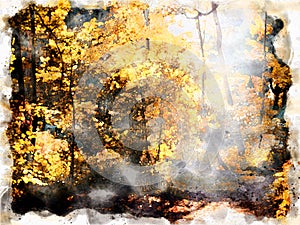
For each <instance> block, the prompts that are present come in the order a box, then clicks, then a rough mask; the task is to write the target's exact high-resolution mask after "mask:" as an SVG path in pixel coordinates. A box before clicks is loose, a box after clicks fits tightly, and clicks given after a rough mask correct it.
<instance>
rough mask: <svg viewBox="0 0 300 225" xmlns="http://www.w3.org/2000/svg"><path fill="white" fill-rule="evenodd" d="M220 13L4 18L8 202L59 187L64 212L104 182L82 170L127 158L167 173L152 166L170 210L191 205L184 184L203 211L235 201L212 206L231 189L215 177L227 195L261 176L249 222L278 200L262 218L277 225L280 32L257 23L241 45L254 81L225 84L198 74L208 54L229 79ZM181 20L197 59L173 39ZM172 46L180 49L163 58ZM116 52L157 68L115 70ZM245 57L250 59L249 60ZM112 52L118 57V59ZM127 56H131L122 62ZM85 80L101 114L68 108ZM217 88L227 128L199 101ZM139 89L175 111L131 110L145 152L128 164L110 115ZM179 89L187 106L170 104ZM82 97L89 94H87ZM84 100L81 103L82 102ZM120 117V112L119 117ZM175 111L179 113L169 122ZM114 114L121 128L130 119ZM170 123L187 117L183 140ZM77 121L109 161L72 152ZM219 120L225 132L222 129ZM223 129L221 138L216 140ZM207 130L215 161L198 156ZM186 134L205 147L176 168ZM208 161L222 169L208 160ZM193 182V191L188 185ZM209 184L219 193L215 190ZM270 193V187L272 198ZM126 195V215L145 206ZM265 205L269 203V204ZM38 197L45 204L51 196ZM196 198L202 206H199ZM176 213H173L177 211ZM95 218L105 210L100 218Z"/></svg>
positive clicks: (76, 12) (112, 8)
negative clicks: (8, 77)
mask: <svg viewBox="0 0 300 225" xmlns="http://www.w3.org/2000/svg"><path fill="white" fill-rule="evenodd" d="M217 7H218V6H217V5H216V4H215V3H212V4H209V10H208V11H207V13H204V12H200V11H199V10H198V9H189V8H186V7H181V6H175V7H165V8H158V9H149V6H148V5H147V4H143V3H139V2H131V3H130V4H129V5H122V4H118V3H114V4H111V5H109V6H107V7H106V8H103V9H97V10H90V11H89V10H83V9H72V8H71V6H70V3H69V2H65V1H59V3H58V5H57V6H56V7H52V8H51V7H43V6H38V5H34V4H31V5H29V6H28V7H27V8H25V9H23V10H21V11H20V12H19V13H18V14H17V15H16V16H15V17H13V18H11V19H10V24H11V26H12V27H13V29H14V32H13V40H12V52H13V55H12V60H11V61H12V62H11V70H12V72H11V74H12V78H13V88H14V94H13V98H12V99H11V108H12V110H13V112H14V115H13V120H12V122H11V124H10V127H9V129H8V136H9V138H10V143H11V146H12V152H13V157H14V167H13V172H14V173H13V188H14V189H13V190H14V191H13V195H14V200H15V201H18V199H22V198H23V197H24V196H26V191H27V192H31V188H32V187H33V186H34V187H35V188H36V189H34V191H36V190H38V191H37V192H39V193H40V192H43V191H44V190H46V189H43V186H45V187H44V188H47V187H46V186H57V185H58V184H63V186H64V187H67V189H68V191H69V192H67V194H66V195H64V200H66V201H67V202H69V203H70V204H71V203H74V202H76V201H77V200H78V199H79V198H82V199H84V200H85V201H87V200H86V199H87V198H88V197H87V192H88V191H89V189H87V190H82V189H84V187H85V186H86V184H89V185H90V184H91V183H94V185H95V184H97V185H100V184H99V183H101V185H102V183H105V184H110V183H109V181H107V180H106V179H104V178H103V177H101V176H99V175H96V174H95V171H94V170H93V169H92V168H90V167H89V166H88V165H87V164H86V161H88V162H89V164H92V163H95V165H98V166H100V167H101V166H103V165H105V164H104V162H107V161H109V160H111V161H114V160H115V161H116V162H119V161H118V160H120V159H122V158H125V157H128V158H129V159H130V160H131V161H132V162H134V163H135V164H137V165H140V166H146V165H154V166H155V165H156V164H159V163H161V162H165V161H167V165H168V166H157V167H156V170H157V171H156V172H160V173H161V174H163V176H162V177H163V178H164V179H165V180H166V182H167V184H168V185H169V188H170V189H167V190H166V193H167V197H166V199H167V198H168V197H169V195H171V194H172V195H174V196H176V197H178V196H179V197H178V198H179V199H180V198H186V199H189V200H191V199H193V197H192V196H193V194H192V193H188V194H186V193H185V194H183V193H181V192H180V191H178V190H177V189H178V186H176V185H181V182H182V180H183V181H184V182H183V183H185V184H186V183H189V182H190V180H191V182H190V183H192V184H197V185H198V184H199V187H198V188H197V189H196V190H197V191H199V192H200V191H203V190H205V191H206V194H207V195H208V196H212V197H207V199H206V200H207V201H210V200H213V201H221V200H222V197H224V198H231V199H234V197H235V196H234V193H235V192H234V191H232V192H230V193H229V194H228V193H225V192H224V193H223V192H222V194H223V196H221V197H220V196H218V195H216V193H215V192H214V191H215V190H211V191H210V190H208V189H205V187H207V185H210V184H214V185H215V186H216V187H217V189H218V188H221V190H223V189H222V188H223V187H226V188H227V187H228V188H229V187H230V185H228V184H226V181H225V180H224V179H218V178H221V177H226V178H227V179H228V180H229V182H231V183H232V184H235V185H237V184H238V182H240V183H241V184H242V185H244V186H246V185H247V184H248V182H254V183H255V182H258V181H255V177H254V178H252V177H251V176H252V175H251V174H255V175H257V176H266V177H268V178H270V179H268V181H267V182H266V183H259V184H261V185H263V186H264V187H265V189H264V191H263V192H262V193H261V195H260V197H261V198H260V200H261V202H262V203H261V202H260V203H261V204H263V206H264V207H265V208H264V210H263V211H259V208H260V205H259V204H256V203H255V202H251V204H252V205H251V207H253V209H254V210H256V212H257V214H259V213H262V214H265V213H266V212H267V211H268V209H269V208H268V206H267V205H264V204H266V202H267V203H268V201H273V200H274V199H275V200H274V201H275V203H274V204H273V205H272V207H273V208H272V210H271V211H270V213H269V214H268V215H270V216H273V215H277V216H281V215H285V214H286V212H287V210H288V208H289V198H288V195H287V194H286V193H287V190H288V185H287V183H286V170H288V168H289V163H288V160H289V158H290V155H289V152H288V150H287V137H288V127H287V124H286V122H285V121H284V119H283V113H284V108H285V105H286V94H287V91H288V89H289V87H290V85H291V74H290V69H289V67H288V66H287V65H286V64H284V63H283V62H282V61H281V60H280V59H279V58H278V57H277V55H276V52H275V50H274V49H273V48H272V47H273V38H274V36H275V35H276V34H277V33H278V32H279V30H280V26H281V23H280V21H279V20H274V19H272V18H271V17H264V16H265V15H262V16H261V15H256V17H255V21H254V23H253V26H252V28H251V32H250V33H251V35H252V37H251V36H250V35H249V40H248V42H249V49H250V50H249V51H250V53H249V58H250V59H251V60H253V61H255V62H259V63H260V64H262V65H264V70H262V71H261V73H260V74H254V73H252V72H251V73H250V74H248V73H246V72H247V71H246V72H241V71H239V73H235V74H233V73H231V71H230V69H224V73H223V74H215V71H216V70H213V69H212V70H213V72H209V69H208V66H207V65H205V63H206V61H207V60H208V59H209V58H208V56H207V55H210V54H211V55H213V54H215V55H216V57H217V58H219V59H220V60H219V61H218V62H220V61H221V65H222V66H224V68H225V59H224V57H223V56H222V54H223V53H222V51H223V50H222V24H221V22H222V21H220V20H219V18H218V14H217V10H218V8H217ZM180 15H181V16H185V17H187V18H189V19H191V21H192V20H195V21H194V22H195V28H197V33H198V38H199V40H197V41H198V43H199V44H198V47H199V48H197V50H195V49H193V44H192V43H191V42H189V39H188V38H187V36H188V35H174V33H172V32H170V30H169V27H168V26H167V25H166V24H174V23H176V18H177V17H176V16H180ZM204 16H211V17H212V18H213V21H214V25H215V27H214V30H215V31H214V32H213V33H212V34H210V35H211V36H210V37H211V40H209V42H208V41H207V42H205V35H204V34H205V28H204V27H203V26H202V25H203V24H202V21H201V19H202V18H203V17H204ZM281 28H282V27H281ZM214 38H215V39H214ZM136 43H139V44H136ZM140 43H142V44H140ZM156 43H160V44H156ZM135 44H136V45H135ZM170 45H172V46H180V48H170ZM122 46H123V47H124V46H125V47H124V48H125V49H126V48H127V46H128V49H126V51H128V52H132V51H136V53H137V56H138V57H136V58H135V59H134V60H136V61H138V60H140V59H144V58H145V55H147V54H150V55H151V53H152V54H154V56H152V58H151V57H150V59H155V57H156V58H157V59H159V60H160V61H155V60H153V61H151V60H148V59H149V58H147V60H145V61H143V62H142V63H140V64H138V65H134V64H133V63H132V64H128V65H127V66H126V67H123V68H120V66H121V65H123V64H122V63H123V62H122V61H120V59H122V60H123V59H124V55H122V56H121V55H118V49H119V48H120V47H122ZM130 46H131V47H130ZM124 48H123V50H124ZM251 50H252V53H253V52H254V53H255V54H251ZM114 51H115V52H114ZM126 51H125V52H126ZM187 51H193V52H194V53H195V54H196V55H197V56H199V57H200V58H201V59H202V63H201V65H200V64H199V65H186V64H185V63H186V62H189V61H188V60H187V59H186V58H185V57H183V56H186V55H184V54H185V53H186V52H187ZM149 52H150V53H149ZM111 53H116V54H115V55H111ZM119 53H120V54H125V53H124V51H122V52H119ZM131 55H132V54H130V53H128V55H126V56H128V57H129V56H131ZM165 59H172V60H173V61H172V62H171V63H169V62H165V61H166V60H165ZM99 60H102V61H103V62H104V63H103V64H105V63H107V64H109V63H111V64H109V65H108V66H110V69H111V70H107V71H105V68H104V67H100V66H99V65H96V66H95V65H94V64H95V63H96V64H97V62H98V61H99ZM124 60H131V59H124ZM182 65H184V66H182ZM93 66H94V67H93ZM91 68H92V69H91ZM190 68H198V70H197V72H199V71H200V72H199V74H197V76H193V75H192V72H193V71H191V69H190ZM86 71H89V72H91V73H92V74H93V76H95V77H96V79H98V80H97V81H100V82H102V83H103V89H102V90H101V91H100V92H99V95H98V96H97V97H98V102H97V105H96V104H92V103H93V102H89V101H82V102H79V103H78V107H75V104H76V102H74V95H75V93H76V92H78V91H79V93H80V91H81V90H78V88H77V87H78V84H79V81H80V80H81V79H82V77H83V76H84V75H86V74H87V73H86ZM227 73H228V74H227ZM97 77H98V78H97ZM99 77H100V78H101V79H100V78H99ZM153 77H154V78H153ZM214 77H217V78H218V79H217V80H221V82H219V83H221V85H220V87H221V89H222V90H225V91H224V92H223V96H226V97H224V99H225V105H226V106H227V109H228V111H226V112H227V115H226V117H224V118H226V119H224V118H222V119H223V120H218V119H219V117H220V115H218V110H219V109H218V108H217V107H216V106H213V103H212V102H210V101H209V100H210V99H209V97H208V96H206V94H207V92H206V91H209V90H208V89H209V88H211V87H212V86H207V84H209V81H211V80H210V79H214ZM160 78H163V79H161V80H171V81H172V82H173V83H172V84H174V87H172V86H168V85H170V84H168V83H166V84H165V86H163V85H160V86H159V85H158V84H160V82H161V81H159V80H160ZM147 79H154V80H153V84H152V85H153V86H155V85H157V86H158V87H160V89H159V90H157V93H160V94H161V95H163V92H166V95H169V96H170V98H171V99H174V102H172V104H173V106H172V104H171V105H170V104H169V103H168V102H167V101H164V99H162V98H159V97H157V96H156V97H153V96H149V98H142V99H139V100H138V99H135V100H137V103H136V104H135V105H134V106H133V108H132V109H131V112H130V113H129V114H130V115H129V116H131V122H132V124H131V125H132V128H134V129H135V130H138V131H140V132H141V135H142V136H143V137H144V139H145V145H143V146H139V148H140V149H138V150H139V152H138V153H137V154H133V153H132V151H131V150H130V149H127V148H126V147H124V145H123V144H122V138H124V137H126V136H127V135H128V132H129V133H130V132H131V131H132V130H129V131H128V130H125V131H121V130H118V129H113V125H114V124H113V122H112V119H116V118H114V113H115V112H114V111H113V110H112V104H113V102H114V101H115V100H116V99H117V96H118V95H119V94H120V92H122V91H124V89H125V88H126V85H130V84H132V83H133V85H136V83H139V82H140V81H141V82H140V84H143V82H142V81H143V80H147ZM87 81H88V80H87ZM156 81H157V83H155V82H156ZM88 82H89V85H90V86H87V87H86V88H87V89H92V88H93V86H94V85H95V84H94V82H93V80H91V81H88ZM217 84H218V83H216V86H218V85H217ZM147 85H148V84H147ZM136 86H138V85H136ZM145 86H146V85H145ZM268 86H270V88H268ZM164 88H165V89H164ZM216 88H219V87H216ZM145 90H146V89H145ZM182 90H183V91H184V93H186V96H183V95H181V96H180V97H182V96H183V97H182V98H176V97H177V96H176V94H177V92H180V91H182ZM87 93H89V92H86V93H85V94H86V95H87ZM272 94H273V95H274V98H272ZM83 96H84V94H83ZM120 96H123V97H124V98H125V97H126V98H127V99H128V101H132V99H133V98H135V97H136V96H135V95H133V94H132V93H131V94H130V93H129V96H126V93H125V94H124V93H123V95H120ZM239 96H245V99H243V100H244V101H243V102H241V101H239ZM84 97H86V99H88V97H89V96H88V95H87V96H84ZM126 98H125V99H126ZM117 100H118V99H117ZM121 103H122V102H120V105H121V106H122V104H121ZM222 104H223V103H222ZM174 105H175V106H176V107H174ZM95 107H96V108H95ZM97 108H98V110H97ZM116 108H118V107H116ZM77 109H78V110H83V111H84V112H85V113H86V114H87V115H92V116H93V119H94V120H93V121H86V120H87V119H88V118H84V117H83V116H82V117H81V118H75V115H76V113H77V114H78V112H76V111H75V110H77ZM94 109H95V110H94ZM118 109H119V110H122V107H119V108H118ZM95 111H96V112H97V113H95ZM178 111H179V112H182V113H181V114H180V115H178V116H174V114H175V115H176V112H178ZM121 112H122V111H121ZM122 113H123V114H124V117H126V116H127V114H128V112H122ZM126 113H127V114H126ZM94 114H95V115H94ZM123 114H122V115H123ZM81 115H82V114H81ZM120 115H121V114H120ZM122 115H121V116H122ZM157 118H162V119H163V120H164V121H166V123H164V124H163V126H162V127H164V128H163V129H162V128H161V127H158V126H160V125H162V123H158V122H157V123H156V122H155V121H157V120H156V119H157ZM178 118H183V120H184V122H186V124H185V125H184V126H185V127H186V129H184V131H185V132H181V133H180V132H178V129H179V128H178V127H179V126H178ZM74 119H78V121H79V123H80V122H89V123H95V124H96V126H97V129H98V133H99V134H100V136H101V142H102V144H103V145H104V146H105V148H106V149H107V151H100V150H102V149H100V150H99V152H97V153H99V154H97V157H86V156H85V155H84V154H83V152H82V151H80V150H82V149H80V146H79V147H78V146H77V143H76V137H74V129H75V125H76V124H75V121H74ZM153 121H154V122H153ZM220 121H221V122H224V124H221V125H220V124H219V122H220ZM220 127H222V128H223V127H226V129H224V130H222V129H220ZM155 128H158V132H156V133H154V134H155V135H153V134H152V136H151V132H149V129H151V130H154V129H155ZM116 131H118V132H116ZM207 131H211V132H210V133H209V132H208V133H209V135H213V136H217V137H219V138H220V139H222V138H223V137H224V143H223V145H222V146H221V149H216V145H212V146H213V148H212V152H209V154H208V153H207V152H205V149H202V146H203V143H204V142H205V141H206V140H205V138H204V137H205V136H204V134H205V132H207ZM114 132H115V133H114ZM122 132H123V133H122ZM126 132H127V133H126ZM191 135H195V136H197V135H198V136H201V135H202V136H201V138H198V139H197V138H196V139H193V140H195V141H193V142H192V141H190V142H189V144H188V145H186V146H181V147H182V148H187V149H188V150H189V148H190V149H192V150H191V152H193V153H194V152H196V154H195V155H196V157H194V158H193V160H194V161H193V162H192V163H190V162H184V161H183V160H182V159H181V158H180V157H181V156H180V153H181V152H180V150H179V151H177V149H176V148H175V147H176V145H177V142H178V140H180V139H181V140H187V139H189V138H190V137H191ZM198 136H197V137H198ZM133 137H134V136H133ZM133 139H134V138H133ZM131 141H132V142H134V141H135V140H131ZM92 145H93V143H91V146H92ZM195 146H196V147H197V149H195ZM218 150H220V152H218ZM191 155H192V154H191ZM212 155H214V157H216V158H217V159H218V160H211V158H213V157H211V156H212ZM84 156H85V158H84ZM193 156H194V155H193ZM233 159H234V160H233ZM97 160H98V161H97ZM102 162H103V163H102ZM205 162H206V164H207V165H206V164H205ZM202 164H205V169H207V170H208V171H211V170H215V171H217V172H216V173H215V174H214V175H211V176H208V177H206V178H205V179H203V177H202V176H199V174H198V172H199V171H197V170H195V168H197V169H199V168H200V167H201V165H202ZM164 165H166V164H164ZM179 165H181V166H179ZM199 165H200V166H199ZM181 167H182V168H183V169H182V170H181ZM174 168H175V169H176V171H177V170H178V171H179V172H182V171H183V172H182V173H181V174H183V176H182V175H178V174H177V175H178V176H177V175H176V176H174V177H172V176H173V174H172V171H173V170H174ZM178 168H179V169H178ZM200 169H201V168H200ZM193 170H194V171H193ZM195 171H196V172H195ZM208 174H209V173H208ZM273 175H275V176H273ZM180 176H182V177H180ZM195 177H197V179H198V180H197V179H194V178H195ZM177 178H178V179H177ZM189 179H190V180H189ZM193 179H194V180H193ZM216 180H218V181H220V182H219V183H217V181H216ZM176 182H177V184H175V183H176ZM205 182H207V183H205ZM210 182H211V183H210ZM110 185H111V184H110ZM201 185H203V186H201ZM205 185H206V186H205ZM24 187H25V188H24ZM101 187H102V186H101ZM267 187H272V188H273V189H272V191H271V194H270V193H269V192H268V191H267ZM153 188H154V189H155V191H157V192H158V193H159V194H158V197H161V198H164V197H163V195H160V194H162V192H163V191H165V190H161V189H159V188H157V187H156V186H154V187H153ZM187 189H188V185H187ZM24 190H26V191H24ZM174 190H175V191H174ZM249 191H250V190H249ZM132 192H133V193H134V191H132V190H130V191H128V193H127V192H126V194H125V195H126V196H125V199H126V198H127V200H128V201H127V203H126V201H125V203H124V202H123V204H131V203H132V202H137V203H140V201H142V200H141V199H139V198H140V197H141V196H139V195H138V194H139V193H134V194H135V195H134V197H132V199H131V200H130V198H129V197H128V196H130V194H132ZM179 192H180V193H179ZM82 193H83V194H82ZM151 193H152V192H151ZM174 193H177V194H178V193H179V194H178V195H176V194H174ZM249 193H250V192H249ZM81 194H82V195H81ZM127 194H128V195H127ZM251 194H253V191H252V192H251V193H250V194H249V196H250V195H251ZM270 195H271V196H272V195H273V196H276V197H275V198H272V199H273V200H270V197H269V196H270ZM58 196H60V195H58ZM79 196H81V197H79ZM82 196H83V197H82ZM201 196H202V195H201ZM249 196H246V197H245V198H241V199H239V201H240V202H239V204H240V205H243V204H244V203H245V202H247V201H248V202H249V201H251V200H249V199H251V198H250V197H249ZM41 198H42V199H43V201H44V202H47V199H48V197H41ZM201 198H203V199H202V200H203V201H206V200H205V196H204V197H203V196H202V197H201ZM74 199H77V200H76V201H75V200H74ZM120 201H121V200H120ZM122 201H123V200H122ZM166 201H167V200H166ZM233 201H234V200H233ZM116 202H117V201H116ZM142 202H143V201H142ZM117 203H118V202H117ZM117 203H116V204H117ZM45 204H46V203H45ZM74 204H75V203H74ZM85 204H87V203H85ZM174 204H177V203H176V201H175V200H174ZM180 204H183V203H182V202H181V203H180ZM201 205H202V204H201ZM68 206H69V205H68ZM98 207H100V209H101V210H103V208H104V207H103V206H98ZM132 207H133V208H134V207H135V205H134V204H133V206H132ZM170 208H171V206H170ZM166 210H167V209H166ZM172 210H174V208H173V209H172ZM172 210H171V211H172Z"/></svg>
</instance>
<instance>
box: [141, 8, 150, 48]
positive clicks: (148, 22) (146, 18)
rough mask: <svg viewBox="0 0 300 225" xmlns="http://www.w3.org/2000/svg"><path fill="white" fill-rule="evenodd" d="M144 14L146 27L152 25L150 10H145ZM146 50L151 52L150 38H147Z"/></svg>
mask: <svg viewBox="0 0 300 225" xmlns="http://www.w3.org/2000/svg"><path fill="white" fill-rule="evenodd" d="M143 13H144V18H145V24H146V26H149V25H150V19H149V9H145V10H144V11H143ZM146 48H147V49H148V50H150V39H149V38H146Z"/></svg>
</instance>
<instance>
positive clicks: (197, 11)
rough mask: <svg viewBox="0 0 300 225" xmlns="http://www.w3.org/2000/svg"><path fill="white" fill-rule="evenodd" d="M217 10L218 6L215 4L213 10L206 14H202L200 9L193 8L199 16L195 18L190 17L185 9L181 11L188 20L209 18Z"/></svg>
mask: <svg viewBox="0 0 300 225" xmlns="http://www.w3.org/2000/svg"><path fill="white" fill-rule="evenodd" d="M217 8H218V5H217V4H214V5H213V7H212V8H211V10H210V11H208V12H205V13H203V12H200V11H199V10H198V9H195V8H193V10H194V11H195V12H196V13H197V15H196V16H193V17H189V16H188V15H187V13H186V10H185V9H184V8H181V10H182V13H183V14H184V15H185V16H186V18H187V19H198V18H199V17H200V16H208V15H209V14H211V13H212V12H214V11H215V10H216V9H217Z"/></svg>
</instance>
